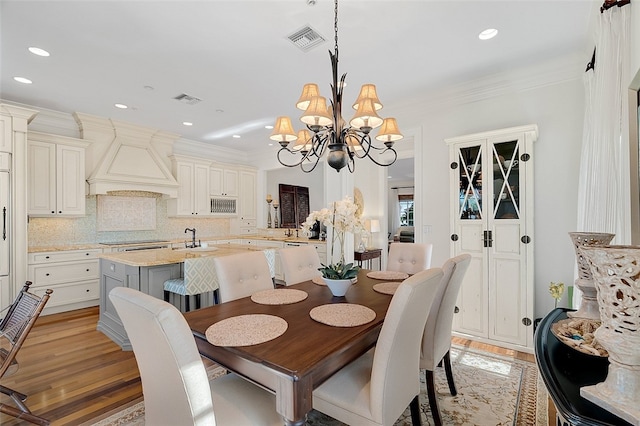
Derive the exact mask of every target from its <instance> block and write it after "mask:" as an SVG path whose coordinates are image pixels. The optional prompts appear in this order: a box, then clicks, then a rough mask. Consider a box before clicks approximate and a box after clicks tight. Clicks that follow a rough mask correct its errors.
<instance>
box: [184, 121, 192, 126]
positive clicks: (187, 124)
mask: <svg viewBox="0 0 640 426" xmlns="http://www.w3.org/2000/svg"><path fill="white" fill-rule="evenodd" d="M182 124H183V125H184V126H193V123H191V122H189V121H183V122H182Z"/></svg>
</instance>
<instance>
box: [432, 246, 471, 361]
mask: <svg viewBox="0 0 640 426" xmlns="http://www.w3.org/2000/svg"><path fill="white" fill-rule="evenodd" d="M470 262H471V255H469V254H466V253H464V254H461V255H458V256H456V257H453V258H451V259H449V260H447V261H446V262H445V263H444V265H443V266H442V271H443V277H442V281H443V285H441V288H440V291H439V293H438V294H437V295H436V298H435V301H434V303H433V306H432V307H431V309H430V311H429V317H428V318H427V323H426V325H425V329H424V336H423V339H422V353H421V356H420V368H422V369H427V370H429V371H433V370H434V369H435V368H436V366H437V364H438V363H439V362H440V360H441V359H442V358H443V357H444V355H445V354H446V353H447V352H449V349H450V348H451V330H452V327H453V315H454V310H455V306H456V300H457V298H458V293H459V292H460V287H461V286H462V280H463V278H464V275H465V273H466V272H467V268H468V267H469V263H470Z"/></svg>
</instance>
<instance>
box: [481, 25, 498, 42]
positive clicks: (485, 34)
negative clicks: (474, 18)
mask: <svg viewBox="0 0 640 426" xmlns="http://www.w3.org/2000/svg"><path fill="white" fill-rule="evenodd" d="M496 35H498V30H496V29H495V28H488V29H486V30H484V31H482V32H481V33H480V34H478V38H479V39H480V40H489V39H490V38H494V37H495V36H496Z"/></svg>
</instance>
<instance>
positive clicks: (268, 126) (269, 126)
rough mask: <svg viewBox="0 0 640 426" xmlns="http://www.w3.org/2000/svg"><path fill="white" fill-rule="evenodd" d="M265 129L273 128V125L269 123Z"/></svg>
mask: <svg viewBox="0 0 640 426" xmlns="http://www.w3.org/2000/svg"><path fill="white" fill-rule="evenodd" d="M264 128H265V129H273V126H271V125H269V124H267V125H266V126H264Z"/></svg>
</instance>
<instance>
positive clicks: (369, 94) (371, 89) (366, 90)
mask: <svg viewBox="0 0 640 426" xmlns="http://www.w3.org/2000/svg"><path fill="white" fill-rule="evenodd" d="M367 98H368V99H371V101H372V102H373V107H374V108H375V109H376V111H378V110H379V109H382V102H380V99H378V93H376V85H375V84H363V85H362V87H361V88H360V94H359V95H358V99H356V102H355V103H354V104H353V109H355V110H357V109H358V106H359V105H360V102H362V100H363V99H367Z"/></svg>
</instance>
